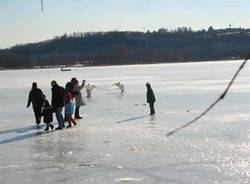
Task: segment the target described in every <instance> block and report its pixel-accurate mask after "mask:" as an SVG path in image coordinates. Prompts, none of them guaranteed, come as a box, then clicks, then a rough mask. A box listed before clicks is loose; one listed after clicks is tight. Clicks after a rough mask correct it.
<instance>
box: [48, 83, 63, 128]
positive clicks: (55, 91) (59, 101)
mask: <svg viewBox="0 0 250 184" xmlns="http://www.w3.org/2000/svg"><path fill="white" fill-rule="evenodd" d="M51 87H52V89H51V90H52V99H51V106H52V107H53V109H54V111H55V113H56V119H57V122H58V127H57V128H56V130H61V129H63V128H64V126H65V125H64V118H63V115H62V110H63V107H64V88H63V87H61V86H59V85H58V84H57V82H56V81H54V80H53V81H52V82H51Z"/></svg>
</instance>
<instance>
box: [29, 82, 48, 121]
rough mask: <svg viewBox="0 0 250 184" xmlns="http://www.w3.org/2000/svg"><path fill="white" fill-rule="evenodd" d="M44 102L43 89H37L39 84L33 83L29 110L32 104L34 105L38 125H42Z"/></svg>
mask: <svg viewBox="0 0 250 184" xmlns="http://www.w3.org/2000/svg"><path fill="white" fill-rule="evenodd" d="M43 102H44V97H43V92H42V90H41V89H39V88H38V87H37V83H36V82H33V83H32V88H31V91H30V93H29V98H28V103H27V108H29V106H30V104H31V103H32V107H33V110H34V114H35V118H36V124H37V125H39V124H40V123H41V112H42V106H43Z"/></svg>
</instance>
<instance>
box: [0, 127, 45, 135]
mask: <svg viewBox="0 0 250 184" xmlns="http://www.w3.org/2000/svg"><path fill="white" fill-rule="evenodd" d="M43 126H44V125H39V127H37V125H33V126H27V127H21V128H13V129H9V130H1V131H0V135H4V134H9V133H19V134H22V133H26V132H29V131H31V130H34V129H37V128H42V127H43Z"/></svg>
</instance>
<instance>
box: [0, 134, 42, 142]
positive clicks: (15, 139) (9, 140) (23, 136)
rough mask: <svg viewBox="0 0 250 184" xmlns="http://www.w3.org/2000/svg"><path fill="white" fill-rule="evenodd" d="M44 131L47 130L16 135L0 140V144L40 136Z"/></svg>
mask: <svg viewBox="0 0 250 184" xmlns="http://www.w3.org/2000/svg"><path fill="white" fill-rule="evenodd" d="M46 133H47V132H34V133H31V134H25V135H18V136H15V137H12V138H9V139H5V140H2V141H0V145H3V144H9V143H13V142H18V141H23V140H26V139H31V138H33V137H37V136H41V135H43V134H46Z"/></svg>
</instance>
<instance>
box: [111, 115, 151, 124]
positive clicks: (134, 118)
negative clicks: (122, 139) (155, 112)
mask: <svg viewBox="0 0 250 184" xmlns="http://www.w3.org/2000/svg"><path fill="white" fill-rule="evenodd" d="M147 116H148V115H143V116H136V117H132V118H128V119H124V120H121V121H116V122H114V123H126V122H130V121H134V120H138V119H144V118H145V117H147Z"/></svg>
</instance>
